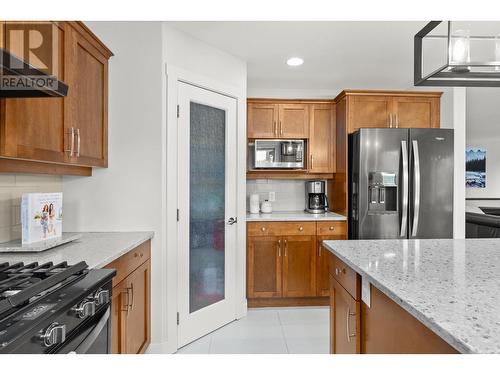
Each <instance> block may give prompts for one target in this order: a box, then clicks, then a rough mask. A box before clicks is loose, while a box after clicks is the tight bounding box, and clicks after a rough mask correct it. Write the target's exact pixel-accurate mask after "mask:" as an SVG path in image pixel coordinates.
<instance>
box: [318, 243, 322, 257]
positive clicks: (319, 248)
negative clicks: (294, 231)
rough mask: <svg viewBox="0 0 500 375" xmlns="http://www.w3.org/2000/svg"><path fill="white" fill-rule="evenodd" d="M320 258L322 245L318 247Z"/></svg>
mask: <svg viewBox="0 0 500 375" xmlns="http://www.w3.org/2000/svg"><path fill="white" fill-rule="evenodd" d="M318 256H319V257H320V256H321V244H319V245H318Z"/></svg>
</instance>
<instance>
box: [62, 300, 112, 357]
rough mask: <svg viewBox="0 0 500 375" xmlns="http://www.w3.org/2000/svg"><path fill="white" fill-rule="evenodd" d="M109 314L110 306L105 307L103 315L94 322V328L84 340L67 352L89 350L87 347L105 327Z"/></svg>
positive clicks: (75, 352) (85, 351) (74, 352)
mask: <svg viewBox="0 0 500 375" xmlns="http://www.w3.org/2000/svg"><path fill="white" fill-rule="evenodd" d="M109 315H110V307H108V308H107V309H106V312H105V313H104V315H103V316H102V317H101V319H99V322H98V323H97V324H96V326H95V327H94V329H93V330H92V331H91V332H90V333H89V334H88V335H87V337H85V340H83V341H82V342H81V343H80V345H78V346H77V347H76V349H75V350H74V351H72V352H69V353H68V354H85V353H87V351H88V350H89V348H90V347H91V346H92V344H93V343H94V342H95V340H96V339H97V337H98V336H99V335H100V333H101V332H102V330H103V329H104V327H106V324H107V323H108V320H109Z"/></svg>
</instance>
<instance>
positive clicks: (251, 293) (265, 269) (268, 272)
mask: <svg viewBox="0 0 500 375" xmlns="http://www.w3.org/2000/svg"><path fill="white" fill-rule="evenodd" d="M282 242H283V241H282V240H281V238H280V237H274V236H263V237H248V244H247V246H248V251H247V297H248V298H267V297H281V266H282V261H281V258H282Z"/></svg>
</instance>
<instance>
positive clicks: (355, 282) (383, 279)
mask: <svg viewBox="0 0 500 375" xmlns="http://www.w3.org/2000/svg"><path fill="white" fill-rule="evenodd" d="M323 246H324V248H326V249H328V250H329V251H330V252H331V261H330V275H331V286H332V287H333V289H334V290H336V292H335V293H334V294H336V295H337V298H336V297H335V296H334V295H332V304H331V305H332V307H333V309H332V335H333V337H332V352H336V353H340V352H345V350H351V351H352V352H357V353H388V352H389V353H391V352H392V353H453V352H460V353H500V320H499V317H500V299H499V298H498V292H499V290H500V240H496V239H466V240H459V239H455V240H452V239H438V240H361V241H324V242H323ZM346 296H347V297H346ZM340 297H343V298H344V299H343V300H342V299H339V298H340ZM343 301H347V303H344V302H343ZM344 305H345V306H347V307H345V308H344ZM335 310H337V311H335ZM344 310H345V311H346V312H345V313H343V312H344ZM336 314H337V315H336ZM335 319H337V321H335ZM344 322H345V323H344ZM342 324H344V327H345V326H346V327H345V329H344V328H342V327H343V326H342ZM335 336H337V337H335ZM344 336H345V340H344ZM343 341H345V342H343Z"/></svg>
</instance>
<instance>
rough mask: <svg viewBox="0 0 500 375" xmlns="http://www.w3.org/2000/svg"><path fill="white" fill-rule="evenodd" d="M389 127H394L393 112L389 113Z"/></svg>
mask: <svg viewBox="0 0 500 375" xmlns="http://www.w3.org/2000/svg"><path fill="white" fill-rule="evenodd" d="M389 127H390V128H392V113H389Z"/></svg>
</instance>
